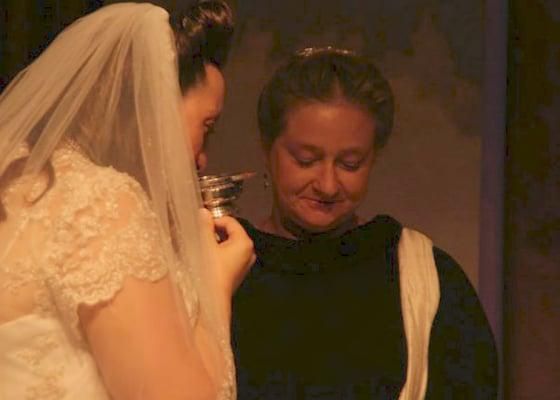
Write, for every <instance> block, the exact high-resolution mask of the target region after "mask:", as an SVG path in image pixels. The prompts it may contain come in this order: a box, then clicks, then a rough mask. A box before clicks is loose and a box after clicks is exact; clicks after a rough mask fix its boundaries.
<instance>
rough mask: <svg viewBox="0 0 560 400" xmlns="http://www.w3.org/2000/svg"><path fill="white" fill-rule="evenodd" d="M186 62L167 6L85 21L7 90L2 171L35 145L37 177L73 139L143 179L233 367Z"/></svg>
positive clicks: (101, 160)
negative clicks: (203, 221)
mask: <svg viewBox="0 0 560 400" xmlns="http://www.w3.org/2000/svg"><path fill="white" fill-rule="evenodd" d="M177 68H178V67H177V56H176V48H175V41H174V36H173V32H172V29H171V26H170V24H169V14H168V13H167V12H166V11H165V10H163V9H162V8H160V7H157V6H154V5H151V4H146V3H144V4H142V3H121V4H114V5H111V6H106V7H103V8H101V9H99V10H98V11H96V12H94V13H92V14H90V15H88V16H86V17H84V18H82V19H79V20H77V21H76V22H75V23H73V24H72V25H71V26H70V27H68V28H67V29H66V30H64V31H63V32H62V33H61V34H60V35H59V36H58V37H57V38H56V39H55V41H54V42H53V43H52V44H51V45H50V46H49V47H48V48H47V49H46V50H45V52H44V53H43V54H42V55H41V56H40V57H39V58H38V59H37V60H36V61H35V62H34V63H32V64H31V65H30V66H28V67H27V68H26V69H25V70H23V71H22V72H21V73H20V74H19V75H18V76H17V77H16V78H15V79H14V80H13V81H12V82H11V84H10V85H9V86H8V87H7V88H6V89H5V90H4V92H3V93H2V94H1V95H0V176H2V174H3V173H4V172H5V171H6V168H7V166H8V164H9V161H10V160H12V159H13V158H14V154H15V153H16V151H17V150H18V148H20V147H21V145H22V144H23V143H24V142H26V143H28V144H29V145H30V148H31V151H30V154H29V158H28V160H27V162H26V165H25V171H24V172H25V173H30V174H32V173H37V172H39V171H41V170H42V169H43V168H44V167H45V165H46V164H47V163H48V162H49V158H50V156H51V154H52V153H53V151H54V150H55V149H56V148H57V146H59V144H60V143H61V141H62V140H65V138H67V137H70V138H72V139H73V140H75V141H76V142H77V143H78V144H79V145H80V147H82V148H83V149H84V150H85V152H86V153H87V155H88V156H89V158H91V159H92V160H93V161H94V162H95V163H97V164H99V165H102V166H111V167H113V168H115V169H117V170H119V171H121V172H125V173H127V174H129V175H131V176H132V177H134V178H135V179H136V180H137V181H138V182H139V183H141V185H142V186H143V187H144V189H145V191H146V193H147V195H148V197H149V199H150V200H151V204H152V207H153V209H154V211H155V212H156V214H157V216H158V217H159V222H160V227H161V235H162V237H163V238H164V239H165V243H166V246H167V247H166V254H167V256H168V260H169V265H170V268H172V270H171V276H172V278H173V280H175V282H176V283H177V285H176V287H177V288H181V287H182V285H181V284H180V282H181V280H182V279H183V277H184V276H185V275H188V276H189V277H190V279H191V280H192V282H193V284H194V290H195V292H196V294H197V298H198V303H199V307H200V309H204V310H205V312H206V313H207V315H210V316H211V317H210V318H209V319H210V320H211V321H212V324H213V331H214V332H215V333H216V340H219V341H220V343H221V346H222V348H223V350H224V357H225V358H224V360H225V362H227V363H231V354H230V350H229V346H228V345H229V338H228V327H226V326H223V324H222V323H221V322H219V318H217V314H216V310H217V307H215V306H214V304H213V299H212V297H211V296H209V295H208V291H207V290H205V285H206V279H205V275H204V272H205V271H204V266H205V265H208V258H209V257H210V254H209V250H208V249H209V244H208V243H205V242H204V240H205V239H204V238H203V237H201V235H200V234H199V233H200V232H199V218H198V209H199V208H200V207H201V201H200V197H199V187H198V180H197V173H196V167H195V163H194V157H193V154H192V150H191V149H190V145H189V144H188V139H187V136H186V131H185V126H184V125H185V124H184V121H183V119H182V118H183V117H182V114H181V112H180V101H181V89H180V85H179V78H178V70H177ZM174 260H178V262H174ZM176 292H177V298H178V299H180V298H181V297H180V296H181V295H180V294H179V292H180V290H177V291H176ZM178 304H181V306H182V304H183V302H182V301H178ZM185 315H186V312H185ZM185 323H188V321H185ZM226 370H227V368H226Z"/></svg>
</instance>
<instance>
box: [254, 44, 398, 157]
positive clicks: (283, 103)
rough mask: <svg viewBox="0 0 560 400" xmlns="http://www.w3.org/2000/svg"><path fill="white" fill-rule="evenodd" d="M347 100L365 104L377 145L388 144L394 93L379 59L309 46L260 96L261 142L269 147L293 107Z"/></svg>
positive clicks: (329, 48) (275, 75) (363, 105)
mask: <svg viewBox="0 0 560 400" xmlns="http://www.w3.org/2000/svg"><path fill="white" fill-rule="evenodd" d="M339 99H343V100H345V101H348V102H350V103H352V104H356V105H358V106H360V107H362V108H363V109H364V110H365V111H366V112H368V113H369V114H370V115H371V117H372V118H373V121H374V123H375V139H374V146H375V149H376V150H378V149H380V148H382V147H383V146H385V144H386V143H387V140H388V138H389V135H390V134H391V130H392V127H393V112H394V103H393V93H392V92H391V88H390V86H389V83H388V82H387V80H385V78H384V77H383V76H382V75H381V73H380V72H379V70H378V69H377V67H376V66H375V65H374V64H373V62H372V61H371V60H369V59H367V58H365V57H362V56H360V55H358V54H356V53H354V52H351V51H348V50H343V49H337V48H333V47H324V48H308V49H304V50H301V51H299V52H297V53H295V54H294V55H293V56H292V57H291V58H290V59H289V60H288V61H287V62H286V63H285V64H284V65H282V66H280V68H278V69H277V70H276V72H275V73H274V75H273V76H272V78H271V79H270V81H269V82H268V83H267V85H266V86H265V87H264V89H263V91H262V92H261V95H260V98H259V105H258V122H259V129H260V135H261V141H262V144H263V146H264V148H265V149H266V150H267V151H268V150H270V148H271V147H272V144H273V143H274V141H275V140H276V138H277V137H278V136H279V135H280V134H281V133H282V131H283V130H284V129H285V124H286V116H287V114H288V112H289V111H290V110H292V109H293V108H295V107H297V106H298V105H301V104H304V103H306V102H309V101H320V102H330V101H333V100H339Z"/></svg>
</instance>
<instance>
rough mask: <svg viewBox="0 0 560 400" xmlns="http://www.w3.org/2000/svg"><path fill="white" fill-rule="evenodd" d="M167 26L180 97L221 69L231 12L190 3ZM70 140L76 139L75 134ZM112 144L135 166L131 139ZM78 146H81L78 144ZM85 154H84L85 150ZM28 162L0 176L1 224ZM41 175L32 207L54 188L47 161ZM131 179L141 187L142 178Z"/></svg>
mask: <svg viewBox="0 0 560 400" xmlns="http://www.w3.org/2000/svg"><path fill="white" fill-rule="evenodd" d="M169 24H170V26H171V28H172V30H173V33H174V38H175V45H176V49H177V61H178V72H179V83H180V86H181V91H182V93H183V94H185V93H186V92H187V91H188V90H189V89H190V88H191V87H192V86H193V85H194V84H196V82H198V81H199V80H200V79H203V78H204V66H205V64H212V65H214V66H216V67H218V68H220V69H221V68H222V67H223V66H224V64H225V62H226V59H227V55H228V53H229V48H230V44H231V38H232V36H233V30H234V23H233V15H232V11H231V8H230V7H229V5H228V4H227V3H226V2H225V1H223V0H197V1H194V2H192V3H189V5H188V6H187V7H184V8H181V9H178V10H176V11H174V12H171V13H170V17H169ZM100 93H101V92H99V93H94V95H100ZM82 108H83V109H84V111H83V112H88V109H87V108H88V102H86V103H85V105H84V106H83V107H82ZM41 131H42V129H35V130H34V132H32V133H31V134H30V135H29V136H28V137H27V143H28V145H29V147H30V148H31V149H32V148H33V147H34V145H35V143H36V142H37V140H38V139H39V138H38V135H37V134H34V133H38V132H41ZM71 136H73V137H74V138H75V139H77V138H76V137H75V136H76V135H75V134H72V135H71ZM115 140H117V141H120V142H126V143H120V142H119V143H113V144H114V145H115V146H116V147H118V148H120V149H123V148H126V149H127V150H128V153H130V157H129V159H128V164H135V163H136V162H137V160H136V158H137V157H139V156H140V151H139V150H138V149H139V143H136V142H135V141H134V139H133V138H131V137H126V138H124V137H115ZM78 143H80V144H82V142H81V141H80V140H78ZM123 146H124V147H123ZM86 147H87V146H86ZM85 150H86V151H87V148H86V149H85ZM135 157H136V158H135ZM27 159H28V157H21V158H18V159H16V160H14V161H12V162H11V163H10V164H9V165H8V166H7V167H6V169H5V171H4V172H3V173H2V175H1V176H0V222H2V221H3V220H5V219H6V218H7V215H6V210H5V208H4V206H3V204H2V199H1V195H2V193H3V192H4V190H5V189H6V188H7V187H8V186H9V184H10V183H11V182H12V181H13V180H14V179H16V178H18V177H19V176H21V174H22V173H23V170H24V168H25V164H26V162H27ZM95 161H96V162H98V163H100V164H102V165H104V164H107V163H106V162H104V161H107V160H95ZM128 164H127V165H128ZM127 165H122V166H121V167H122V168H121V169H123V170H124V172H130V171H128V169H129V168H127ZM44 172H46V173H47V175H48V185H47V188H46V189H45V191H44V192H43V193H42V194H41V195H40V196H38V197H37V198H35V199H34V200H33V201H32V203H35V202H37V201H39V200H40V199H41V197H42V196H43V195H44V194H45V193H46V192H47V191H48V190H49V189H50V188H51V187H52V185H53V184H54V181H55V174H54V170H53V167H52V164H51V162H50V161H48V162H47V163H46V164H45V168H44ZM131 175H133V176H134V177H135V178H136V179H138V181H139V182H140V183H143V181H144V177H143V176H136V175H135V174H131Z"/></svg>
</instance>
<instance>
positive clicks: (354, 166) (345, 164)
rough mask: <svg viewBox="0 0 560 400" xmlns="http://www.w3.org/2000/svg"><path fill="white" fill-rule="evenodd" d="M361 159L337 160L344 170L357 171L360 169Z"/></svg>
mask: <svg viewBox="0 0 560 400" xmlns="http://www.w3.org/2000/svg"><path fill="white" fill-rule="evenodd" d="M362 161H363V160H357V161H354V160H352V161H350V160H341V161H339V165H340V166H341V167H342V168H343V169H345V170H346V171H350V172H353V171H357V170H359V169H360V167H361V166H362V163H363V162H362Z"/></svg>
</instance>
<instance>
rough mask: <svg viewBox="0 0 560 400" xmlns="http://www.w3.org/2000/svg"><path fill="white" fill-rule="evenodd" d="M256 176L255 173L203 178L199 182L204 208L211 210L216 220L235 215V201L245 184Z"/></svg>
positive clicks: (206, 176)
mask: <svg viewBox="0 0 560 400" xmlns="http://www.w3.org/2000/svg"><path fill="white" fill-rule="evenodd" d="M254 175H255V173H254V172H242V173H239V174H219V175H205V176H201V177H200V178H198V182H199V184H200V193H201V195H202V202H203V204H204V207H206V208H207V209H208V210H210V212H211V213H212V216H213V217H214V218H220V217H223V216H226V215H235V214H236V213H237V207H236V205H235V200H236V199H237V198H238V197H239V195H240V194H241V192H242V191H243V182H244V181H245V179H248V178H251V177H253V176H254Z"/></svg>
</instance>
